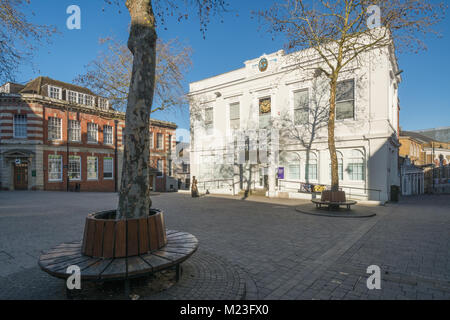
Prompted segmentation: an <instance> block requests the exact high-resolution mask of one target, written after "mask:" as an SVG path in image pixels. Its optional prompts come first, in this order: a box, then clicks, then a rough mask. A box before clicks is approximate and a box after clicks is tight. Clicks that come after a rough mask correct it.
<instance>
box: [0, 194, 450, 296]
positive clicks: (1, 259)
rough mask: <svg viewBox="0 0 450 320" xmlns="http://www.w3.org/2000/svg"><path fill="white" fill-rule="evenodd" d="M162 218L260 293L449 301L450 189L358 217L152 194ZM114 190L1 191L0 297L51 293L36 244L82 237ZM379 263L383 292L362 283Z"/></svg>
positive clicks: (58, 287) (280, 204)
mask: <svg viewBox="0 0 450 320" xmlns="http://www.w3.org/2000/svg"><path fill="white" fill-rule="evenodd" d="M152 200H153V204H154V207H157V208H161V209H163V210H164V214H165V220H166V225H167V227H168V228H170V229H176V230H183V231H187V232H190V233H192V234H194V235H196V236H197V238H198V239H199V241H200V248H199V253H201V252H205V253H211V254H214V255H215V256H219V257H221V258H223V259H225V260H226V261H228V262H229V263H231V264H232V265H235V266H237V267H239V268H240V270H243V271H244V272H246V273H247V275H248V276H249V277H250V278H251V279H253V281H254V282H255V284H256V288H257V293H258V298H260V299H450V196H421V197H417V198H406V199H403V200H402V202H401V203H399V204H389V205H388V206H386V207H379V208H377V209H376V211H377V216H376V217H374V218H363V219H335V218H328V217H315V216H308V215H304V214H301V213H299V212H297V211H295V206H297V205H301V204H302V202H301V201H294V200H281V199H280V200H267V199H263V200H262V201H261V202H258V201H252V200H253V199H249V200H246V201H243V200H239V199H237V198H232V197H214V196H207V197H201V198H199V199H192V198H191V197H190V196H189V195H185V194H175V193H171V194H161V195H159V196H154V197H153V198H152ZM116 203H117V195H116V194H113V193H65V192H0V299H47V298H52V299H54V298H55V292H59V291H61V292H63V290H64V288H63V283H62V282H61V280H58V279H54V278H52V277H50V276H48V275H47V274H45V273H44V272H43V271H41V270H40V269H39V267H38V266H37V259H38V256H39V254H40V251H41V250H46V249H49V248H51V247H52V246H55V245H57V244H59V243H62V242H66V241H72V240H80V239H81V237H82V232H83V229H84V219H85V217H86V215H87V214H88V213H90V212H93V211H99V210H105V209H112V208H115V206H116ZM370 265H378V266H380V267H381V271H382V275H381V279H382V281H381V288H382V289H381V290H368V289H367V286H366V281H367V278H368V277H369V274H367V273H366V269H367V267H368V266H370Z"/></svg>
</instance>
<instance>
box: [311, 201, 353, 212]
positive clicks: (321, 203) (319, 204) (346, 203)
mask: <svg viewBox="0 0 450 320" xmlns="http://www.w3.org/2000/svg"><path fill="white" fill-rule="evenodd" d="M311 201H312V202H313V203H314V204H315V205H316V208H319V209H321V208H322V206H327V207H328V210H331V208H332V207H333V206H337V207H340V206H346V207H347V210H350V206H353V205H355V204H357V202H356V201H343V202H332V201H322V200H316V199H313V200H311Z"/></svg>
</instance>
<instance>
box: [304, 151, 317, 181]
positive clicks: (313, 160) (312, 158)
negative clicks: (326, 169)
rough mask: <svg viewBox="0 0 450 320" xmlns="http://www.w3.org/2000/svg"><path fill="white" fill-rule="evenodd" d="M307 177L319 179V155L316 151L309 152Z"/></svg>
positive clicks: (306, 166) (308, 178)
mask: <svg viewBox="0 0 450 320" xmlns="http://www.w3.org/2000/svg"><path fill="white" fill-rule="evenodd" d="M305 179H306V180H307V181H308V180H317V156H316V154H315V153H314V152H310V153H309V157H307V163H305Z"/></svg>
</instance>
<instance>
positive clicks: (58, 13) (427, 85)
mask: <svg viewBox="0 0 450 320" xmlns="http://www.w3.org/2000/svg"><path fill="white" fill-rule="evenodd" d="M123 2H125V1H123ZM229 3H230V4H231V8H232V11H231V12H229V13H225V14H223V17H222V18H223V23H221V22H220V20H221V19H220V18H216V19H214V20H213V21H211V23H210V25H209V27H208V31H207V33H206V39H203V35H202V33H201V32H200V31H199V29H200V26H199V22H198V19H197V18H196V15H195V12H190V19H189V20H187V21H182V22H177V21H176V20H175V19H168V20H167V23H166V25H165V26H164V27H166V28H167V30H164V27H160V28H159V30H158V36H159V37H160V38H162V39H165V40H168V39H171V38H178V39H180V40H182V41H184V42H185V43H187V44H189V45H190V46H191V47H192V48H193V56H192V61H193V67H192V69H191V70H190V72H189V73H188V74H186V77H185V80H186V81H185V88H186V92H187V91H188V85H189V82H193V81H197V80H201V79H203V78H207V77H210V76H214V75H216V74H220V73H223V72H227V71H230V70H233V69H237V68H241V67H242V66H243V62H244V61H245V60H248V59H253V58H256V57H259V56H261V55H262V54H263V53H271V52H275V51H277V50H279V49H282V47H283V44H284V41H283V40H284V39H283V38H282V37H279V38H277V39H275V40H272V37H271V35H269V34H267V33H266V32H265V31H264V30H260V29H259V24H258V21H257V20H256V19H254V18H252V15H251V13H250V12H251V10H258V9H262V8H265V7H268V6H269V5H270V3H271V1H270V0H258V1H257V0H245V1H242V0H230V1H229ZM72 4H75V5H78V6H79V7H80V8H81V20H82V22H81V30H68V29H67V28H66V20H67V18H68V16H69V15H68V14H66V9H67V7H68V6H69V5H72ZM24 8H25V9H26V10H27V12H29V13H30V19H31V20H32V21H33V22H36V23H41V24H52V25H55V26H56V27H57V28H58V29H59V31H60V32H61V33H60V34H58V35H55V36H54V37H53V39H52V43H51V44H50V45H47V44H46V45H45V46H42V47H41V48H39V50H38V51H37V52H35V56H34V59H33V66H30V65H23V66H21V67H20V68H19V72H18V73H17V77H16V78H17V79H16V80H18V81H19V82H25V81H28V80H30V79H32V78H34V77H36V76H39V75H44V76H49V77H51V78H54V79H58V80H62V81H66V82H71V81H72V80H73V79H74V78H75V77H76V76H77V75H79V74H81V73H83V72H84V70H85V66H86V65H87V64H88V63H89V62H90V61H92V60H93V59H94V58H95V57H96V55H97V54H98V52H99V50H100V47H99V44H98V39H99V38H100V37H105V36H110V35H114V36H116V37H117V38H119V39H123V40H124V41H126V39H127V37H128V35H127V27H128V25H129V21H130V18H129V15H128V12H127V11H126V8H125V7H117V6H111V5H107V4H105V3H104V1H103V0H31V5H29V6H25V7H24ZM103 8H104V9H105V10H104V11H103V10H102V9H103ZM119 10H120V11H121V13H119ZM31 12H34V16H32V15H31ZM438 29H439V30H440V31H441V33H442V34H443V38H441V39H437V38H435V37H430V38H429V39H428V40H427V42H426V43H427V46H428V50H427V51H424V52H420V53H419V54H413V53H405V54H399V55H398V58H399V64H400V68H401V69H403V70H404V73H403V75H402V76H403V83H402V84H401V85H400V100H401V108H402V109H401V114H400V125H401V127H402V128H403V130H416V129H428V128H434V127H444V126H450V77H449V74H450V62H449V55H448V52H450V41H449V37H450V18H448V17H447V18H446V21H444V22H443V23H442V24H441V25H439V26H438ZM154 117H155V118H158V119H161V120H166V121H173V122H175V123H177V124H178V125H179V127H180V128H186V129H188V128H189V115H188V111H187V110H184V111H180V110H174V111H171V112H168V111H166V112H164V113H157V114H155V115H154Z"/></svg>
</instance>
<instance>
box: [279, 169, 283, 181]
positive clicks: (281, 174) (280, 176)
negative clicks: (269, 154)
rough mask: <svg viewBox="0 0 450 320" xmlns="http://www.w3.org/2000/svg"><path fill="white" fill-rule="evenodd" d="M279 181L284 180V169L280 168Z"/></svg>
mask: <svg viewBox="0 0 450 320" xmlns="http://www.w3.org/2000/svg"><path fill="white" fill-rule="evenodd" d="M278 179H284V167H279V168H278Z"/></svg>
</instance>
